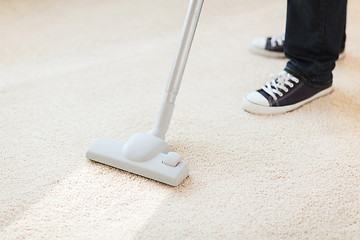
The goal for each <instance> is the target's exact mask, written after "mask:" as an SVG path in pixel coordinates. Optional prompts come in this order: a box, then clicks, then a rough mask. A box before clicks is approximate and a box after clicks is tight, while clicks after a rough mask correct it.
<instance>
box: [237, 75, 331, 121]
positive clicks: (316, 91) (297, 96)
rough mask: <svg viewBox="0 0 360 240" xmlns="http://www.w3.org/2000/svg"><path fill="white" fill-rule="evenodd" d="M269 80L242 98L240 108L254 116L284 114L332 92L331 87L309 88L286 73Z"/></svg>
mask: <svg viewBox="0 0 360 240" xmlns="http://www.w3.org/2000/svg"><path fill="white" fill-rule="evenodd" d="M271 78H272V80H271V81H270V82H268V83H266V84H265V85H264V86H263V87H262V88H261V89H259V90H257V91H254V92H252V93H249V94H248V95H246V96H245V97H244V99H243V105H242V106H243V109H244V110H245V111H248V112H251V113H256V114H277V113H285V112H288V111H292V110H294V109H296V108H298V107H300V106H302V105H304V104H305V103H308V102H310V101H312V100H314V99H316V98H319V97H322V96H324V95H326V94H329V93H330V92H331V91H332V90H333V87H332V86H327V87H313V86H310V85H308V84H306V83H304V82H303V81H300V80H299V79H298V78H296V77H294V76H293V75H292V74H290V73H288V72H286V71H282V72H280V73H279V74H276V75H272V76H271Z"/></svg>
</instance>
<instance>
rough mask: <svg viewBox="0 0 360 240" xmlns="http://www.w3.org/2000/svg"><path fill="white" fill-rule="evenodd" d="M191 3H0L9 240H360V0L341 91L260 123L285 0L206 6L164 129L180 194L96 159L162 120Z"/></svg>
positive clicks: (3, 230) (0, 145)
mask: <svg viewBox="0 0 360 240" xmlns="http://www.w3.org/2000/svg"><path fill="white" fill-rule="evenodd" d="M187 5H188V1H184V0H171V1H169V0H151V1H146V0H121V1H116V0H103V1H95V0H63V1H50V0H2V1H0V34H1V35H0V36H1V38H0V43H1V44H0V46H1V47H0V76H1V79H0V133H1V138H0V163H1V164H0V239H360V87H359V83H360V82H359V80H360V77H359V74H360V43H359V42H360V28H359V24H358V23H359V21H360V17H359V15H360V2H359V1H357V0H350V2H349V17H348V41H347V49H346V58H345V60H343V61H340V62H338V64H337V68H336V70H335V72H334V76H335V77H334V79H335V82H334V86H335V91H334V92H333V93H332V94H331V95H329V96H326V97H324V98H321V99H319V100H317V101H315V102H312V103H310V104H307V105H306V106H304V107H302V108H300V109H298V110H296V111H293V112H291V113H287V114H283V115H277V116H256V115H252V114H249V113H246V112H244V111H243V110H242V109H241V101H242V97H243V96H244V94H246V93H247V92H249V91H252V90H254V89H256V88H257V87H259V86H260V85H261V84H262V83H264V82H265V81H267V80H268V75H269V74H270V73H277V72H279V71H281V70H282V68H283V67H284V65H285V63H286V60H272V59H265V58H262V57H259V56H255V55H252V54H251V53H249V51H248V48H247V45H248V43H249V41H250V40H251V39H252V38H253V37H257V36H264V35H270V34H281V33H282V32H283V29H284V25H285V14H286V13H285V12H286V1H284V0H273V1H267V0H253V1H247V0H221V1H219V0H206V1H205V5H204V8H203V14H202V16H201V20H200V23H199V28H198V31H197V34H196V37H195V41H194V44H193V48H192V52H191V54H190V59H189V62H188V65H187V69H186V72H185V74H184V79H183V84H182V86H181V89H180V92H179V95H178V98H177V107H176V109H175V113H174V116H173V121H172V124H171V126H170V128H169V131H168V134H167V141H168V142H169V144H170V145H171V146H172V148H173V149H174V150H175V151H176V152H178V153H180V154H182V155H183V156H184V159H185V161H186V163H187V164H188V165H189V168H190V177H189V178H187V179H186V180H185V181H184V183H183V184H182V185H180V186H179V187H176V188H172V187H168V186H165V185H163V184H160V183H157V182H154V181H151V180H148V179H145V178H142V177H138V176H134V175H132V174H129V173H126V172H123V171H120V170H116V169H113V168H109V167H106V166H102V165H100V164H95V163H92V162H90V161H88V160H86V159H85V157H84V154H85V151H86V149H87V148H88V146H89V145H90V144H91V142H92V141H93V140H94V139H96V138H98V137H109V138H116V139H120V140H127V139H128V138H129V137H130V136H131V135H132V134H133V133H135V132H146V131H148V130H149V129H150V128H151V127H152V124H153V122H154V120H155V118H156V116H157V111H158V108H159V106H160V102H161V100H162V96H163V91H164V89H165V84H166V81H167V78H168V73H169V71H170V67H171V65H172V62H173V56H174V54H175V51H176V48H177V43H178V38H179V35H180V32H181V28H182V24H183V20H184V16H185V13H186V10H187Z"/></svg>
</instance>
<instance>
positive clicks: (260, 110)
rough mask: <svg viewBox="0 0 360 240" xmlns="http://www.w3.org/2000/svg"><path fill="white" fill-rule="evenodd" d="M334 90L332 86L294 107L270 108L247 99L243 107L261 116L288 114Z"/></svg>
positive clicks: (293, 105)
mask: <svg viewBox="0 0 360 240" xmlns="http://www.w3.org/2000/svg"><path fill="white" fill-rule="evenodd" d="M333 90H334V88H333V87H332V86H331V87H329V88H327V89H325V90H323V91H321V92H318V93H317V94H315V95H314V96H312V97H310V98H308V99H305V100H303V101H301V102H298V103H295V104H292V105H288V106H283V107H270V106H263V105H259V104H256V103H253V102H251V101H249V100H248V99H247V98H246V97H244V99H243V104H242V107H243V109H244V110H245V111H247V112H250V113H255V114H261V115H269V114H280V113H286V112H290V111H293V110H295V109H297V108H299V107H301V106H303V105H304V104H306V103H308V102H311V101H313V100H315V99H317V98H319V97H323V96H325V95H327V94H329V93H331V92H332V91H333Z"/></svg>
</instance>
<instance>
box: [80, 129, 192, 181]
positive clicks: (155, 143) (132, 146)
mask: <svg viewBox="0 0 360 240" xmlns="http://www.w3.org/2000/svg"><path fill="white" fill-rule="evenodd" d="M86 158H88V159H90V160H92V161H95V162H99V163H103V164H106V165H109V166H112V167H115V168H119V169H122V170H125V171H128V172H132V173H135V174H137V175H140V176H144V177H147V178H151V179H153V180H156V181H159V182H163V183H165V184H168V185H171V186H178V185H179V184H180V183H181V182H182V181H183V180H184V179H185V178H186V177H187V176H188V175H189V169H188V167H187V165H186V164H185V163H184V162H182V161H181V160H182V157H181V155H180V154H178V153H175V152H171V149H170V147H169V145H168V144H167V143H166V142H165V141H164V140H163V139H161V138H158V137H156V136H153V135H151V134H146V133H136V134H134V135H133V136H132V137H131V138H130V139H129V140H128V141H127V142H121V141H117V140H112V139H105V138H99V139H97V140H96V141H95V142H94V143H93V144H92V145H91V146H90V148H89V150H88V151H87V152H86Z"/></svg>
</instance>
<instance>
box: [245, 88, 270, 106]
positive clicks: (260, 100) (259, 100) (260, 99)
mask: <svg viewBox="0 0 360 240" xmlns="http://www.w3.org/2000/svg"><path fill="white" fill-rule="evenodd" d="M245 98H246V100H247V101H249V102H251V103H253V104H257V105H261V106H266V107H268V106H269V102H268V100H267V99H266V98H265V97H264V96H263V95H262V94H261V93H259V92H258V91H255V92H252V93H249V94H248V95H246V97H245Z"/></svg>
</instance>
